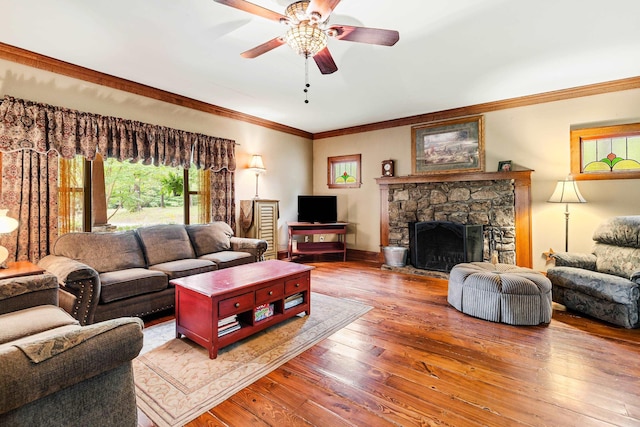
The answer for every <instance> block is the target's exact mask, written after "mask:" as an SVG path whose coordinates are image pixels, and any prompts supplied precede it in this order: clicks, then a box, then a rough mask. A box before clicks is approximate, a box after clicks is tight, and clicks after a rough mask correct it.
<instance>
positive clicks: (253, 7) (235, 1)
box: [214, 0, 288, 22]
mask: <svg viewBox="0 0 640 427" xmlns="http://www.w3.org/2000/svg"><path fill="white" fill-rule="evenodd" d="M214 1H215V2H216V3H220V4H224V5H226V6H231V7H235V8H236V9H240V10H243V11H245V12H249V13H252V14H254V15H258V16H262V17H263V18H267V19H271V20H272V21H276V22H281V21H282V20H285V21H288V19H287V17H286V16H284V15H281V14H279V13H278V12H274V11H272V10H269V9H266V8H264V7H262V6H258V5H257V4H253V3H249V2H248V1H244V0H214Z"/></svg>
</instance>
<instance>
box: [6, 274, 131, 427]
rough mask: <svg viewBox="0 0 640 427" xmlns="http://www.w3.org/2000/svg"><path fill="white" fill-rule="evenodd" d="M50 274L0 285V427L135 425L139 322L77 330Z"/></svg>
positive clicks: (121, 320) (117, 321) (123, 320)
mask: <svg viewBox="0 0 640 427" xmlns="http://www.w3.org/2000/svg"><path fill="white" fill-rule="evenodd" d="M57 303H58V281H57V279H56V277H55V276H54V275H53V274H49V273H45V274H40V275H33V276H25V277H17V278H11V279H4V280H0V366H1V368H0V425H3V426H5V425H6V426H44V425H48V426H49V425H50V426H54V425H56V426H98V425H103V426H107V425H109V426H131V427H135V426H136V425H137V409H136V396H135V389H134V384H133V368H132V362H131V361H132V360H133V358H135V357H136V356H137V355H138V353H139V352H140V349H141V348H142V340H143V336H142V322H141V321H140V319H137V318H119V319H114V320H109V321H106V322H101V323H95V324H93V325H89V326H80V324H79V322H78V321H77V320H76V319H74V318H73V317H72V316H71V315H69V314H68V313H67V312H65V311H64V310H63V309H62V308H60V307H58V305H57Z"/></svg>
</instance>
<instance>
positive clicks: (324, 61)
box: [313, 47, 338, 74]
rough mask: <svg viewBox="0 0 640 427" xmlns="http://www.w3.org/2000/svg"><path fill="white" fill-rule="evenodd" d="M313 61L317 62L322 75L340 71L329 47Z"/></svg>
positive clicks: (317, 54) (316, 55)
mask: <svg viewBox="0 0 640 427" xmlns="http://www.w3.org/2000/svg"><path fill="white" fill-rule="evenodd" d="M313 60H314V61H316V65H317V66H318V68H319V69H320V72H321V73H322V74H331V73H335V72H336V71H338V66H337V65H336V63H335V61H334V60H333V57H332V56H331V52H329V48H328V47H325V48H324V49H322V50H321V51H320V52H318V53H316V54H315V56H314V57H313Z"/></svg>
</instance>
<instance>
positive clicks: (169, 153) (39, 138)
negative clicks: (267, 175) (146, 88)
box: [0, 95, 236, 171]
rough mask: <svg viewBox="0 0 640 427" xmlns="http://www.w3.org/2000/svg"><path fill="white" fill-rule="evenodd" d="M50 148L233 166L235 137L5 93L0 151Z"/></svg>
mask: <svg viewBox="0 0 640 427" xmlns="http://www.w3.org/2000/svg"><path fill="white" fill-rule="evenodd" d="M22 149H31V150H34V151H36V152H38V153H47V152H49V151H51V150H55V151H57V152H58V154H59V155H60V156H62V157H64V158H67V159H70V158H73V157H74V156H76V155H82V156H84V157H86V158H87V159H89V160H93V159H94V158H95V156H96V153H100V154H102V155H103V156H104V157H111V158H116V159H118V160H120V161H123V160H130V161H133V162H137V161H142V162H143V163H144V164H151V163H153V164H155V165H166V166H182V167H184V168H189V165H190V164H191V162H192V159H193V163H194V164H195V165H196V166H197V167H198V168H204V169H211V170H213V171H220V170H223V169H226V170H229V171H235V169H236V161H235V142H234V141H232V140H229V139H224V138H216V137H213V136H208V135H203V134H199V133H193V132H187V131H183V130H178V129H173V128H169V127H165V126H158V125H152V124H148V123H142V122H138V121H134V120H125V119H122V118H118V117H110V116H101V115H98V114H92V113H86V112H81V111H76V110H71V109H68V108H63V107H57V106H53V105H48V104H42V103H37V102H32V101H27V100H23V99H19V98H14V97H12V96H8V95H5V97H4V99H3V100H2V104H0V152H10V151H17V150H22Z"/></svg>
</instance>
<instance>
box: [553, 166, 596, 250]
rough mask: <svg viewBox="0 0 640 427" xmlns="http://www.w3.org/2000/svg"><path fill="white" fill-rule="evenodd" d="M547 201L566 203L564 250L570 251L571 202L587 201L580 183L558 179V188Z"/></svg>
mask: <svg viewBox="0 0 640 427" xmlns="http://www.w3.org/2000/svg"><path fill="white" fill-rule="evenodd" d="M547 201H548V202H550V203H564V204H565V211H564V218H565V226H564V251H565V252H569V203H587V201H586V200H585V199H584V197H582V194H580V190H579V189H578V183H577V182H575V181H574V180H572V179H569V178H567V179H566V180H564V181H558V184H557V185H556V189H555V190H554V191H553V194H552V195H551V197H550V198H549V200H547Z"/></svg>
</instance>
